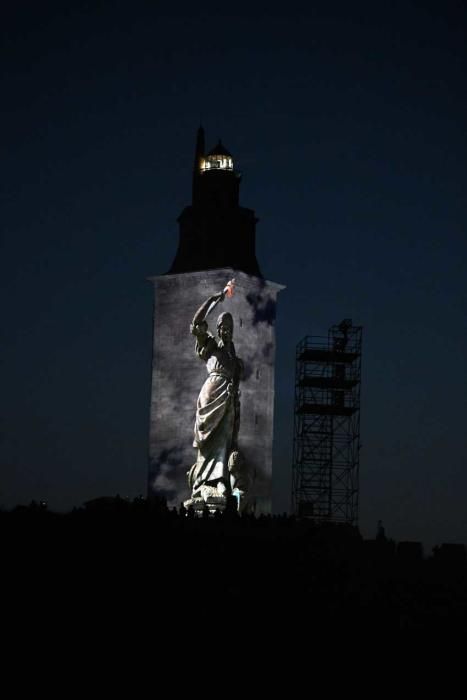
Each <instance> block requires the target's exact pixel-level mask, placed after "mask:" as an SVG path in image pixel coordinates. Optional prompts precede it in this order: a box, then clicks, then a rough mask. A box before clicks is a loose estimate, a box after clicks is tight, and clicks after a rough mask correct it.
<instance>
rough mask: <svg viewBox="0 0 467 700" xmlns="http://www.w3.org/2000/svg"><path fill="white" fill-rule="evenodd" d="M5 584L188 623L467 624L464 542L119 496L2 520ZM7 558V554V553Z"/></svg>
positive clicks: (35, 596)
mask: <svg viewBox="0 0 467 700" xmlns="http://www.w3.org/2000/svg"><path fill="white" fill-rule="evenodd" d="M0 522H1V525H2V527H1V529H2V540H3V543H4V548H3V550H4V555H6V557H7V558H8V559H9V562H10V566H6V567H4V572H5V574H4V581H6V583H7V584H9V585H10V587H11V589H10V592H11V593H12V594H15V595H18V594H19V595H20V596H21V598H22V599H23V600H24V601H26V604H27V605H29V606H30V607H31V608H33V607H36V608H37V606H39V607H43V606H50V605H51V604H52V605H55V604H56V603H57V601H58V600H65V601H68V604H67V605H66V606H65V609H66V611H67V612H66V614H67V615H69V614H70V605H69V604H70V601H73V605H72V606H71V609H72V610H73V615H77V616H79V610H81V609H82V607H81V606H84V605H85V601H91V602H92V601H93V602H94V604H96V605H98V606H99V607H100V609H101V610H107V611H109V610H111V609H116V610H120V611H121V610H122V609H126V610H127V612H129V611H131V610H133V611H136V610H139V611H140V613H141V614H144V612H145V611H151V610H152V612H154V611H155V610H157V609H159V608H160V606H162V608H163V609H164V611H165V612H167V611H174V612H175V611H178V612H180V611H182V610H183V611H185V614H187V615H188V616H189V618H190V619H192V620H193V621H196V624H198V623H199V624H207V623H208V622H213V620H218V619H219V618H221V619H223V618H226V619H227V618H231V617H233V618H235V619H238V620H246V619H248V620H251V621H255V620H256V621H258V620H259V619H261V618H264V617H266V618H267V617H269V618H274V619H278V618H282V619H283V620H286V619H289V620H290V621H295V622H299V623H300V625H304V626H305V629H306V627H307V626H310V629H317V628H318V627H324V628H329V629H331V628H332V627H333V626H335V625H339V626H342V625H347V624H348V625H358V626H359V628H360V629H363V628H364V629H368V630H378V631H381V630H401V629H402V630H405V629H427V630H428V629H432V630H446V629H449V630H453V629H454V630H463V629H466V628H467V556H466V548H465V546H464V545H459V544H442V545H440V546H438V547H435V548H434V550H433V551H432V553H430V554H429V555H428V556H425V555H424V552H423V548H422V546H421V544H420V543H418V542H399V543H396V542H394V541H393V540H391V539H388V537H387V536H386V533H385V531H384V527H383V525H382V523H381V522H379V523H378V526H377V531H376V537H375V539H373V540H368V539H364V538H362V536H361V534H360V533H359V531H358V529H357V528H355V527H352V526H349V525H345V524H317V523H314V522H313V521H312V520H309V519H303V520H298V519H296V518H294V517H291V516H287V515H285V514H284V515H278V516H264V515H260V516H258V517H255V516H254V515H251V514H245V515H241V516H240V515H238V513H237V511H236V509H235V507H234V506H233V507H231V508H227V509H226V511H225V512H223V513H219V512H215V513H210V512H209V511H208V510H207V509H206V510H205V511H204V512H203V514H202V516H201V517H198V516H196V515H195V513H194V512H193V511H192V510H190V509H188V510H187V509H186V508H185V507H184V506H183V505H182V506H180V508H179V509H176V508H172V509H170V508H168V507H167V505H166V503H165V502H164V500H163V499H160V500H154V501H152V502H148V501H147V500H146V499H144V498H142V497H139V498H136V499H135V500H133V501H130V500H127V499H125V498H121V497H120V496H117V497H115V498H99V499H95V500H93V501H89V502H88V503H86V504H85V505H84V506H83V507H81V508H75V509H73V511H72V512H70V513H66V514H60V513H54V512H51V511H49V509H48V508H47V505H46V504H45V503H43V502H42V503H35V502H33V503H31V504H30V505H29V506H17V507H16V508H15V509H13V510H11V511H2V512H0ZM4 561H5V557H4Z"/></svg>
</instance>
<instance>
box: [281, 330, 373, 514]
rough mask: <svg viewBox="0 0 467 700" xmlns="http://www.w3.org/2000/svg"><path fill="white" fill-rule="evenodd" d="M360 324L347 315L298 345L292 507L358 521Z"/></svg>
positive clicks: (297, 509) (299, 512) (294, 509)
mask: <svg viewBox="0 0 467 700" xmlns="http://www.w3.org/2000/svg"><path fill="white" fill-rule="evenodd" d="M361 357H362V327H361V326H353V325H352V320H351V319H344V320H343V321H342V322H341V323H339V324H338V325H336V326H331V328H330V329H329V332H328V336H327V338H326V336H306V337H305V338H303V340H302V341H301V342H300V343H299V344H298V345H297V352H296V377H295V422H294V454H293V478H292V509H293V512H294V513H295V514H296V515H298V516H300V517H311V518H314V519H315V520H316V521H320V522H324V521H326V522H342V523H350V524H352V525H356V524H357V522H358V470H359V452H360V379H361Z"/></svg>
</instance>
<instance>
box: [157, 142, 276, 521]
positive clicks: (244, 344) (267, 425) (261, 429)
mask: <svg viewBox="0 0 467 700" xmlns="http://www.w3.org/2000/svg"><path fill="white" fill-rule="evenodd" d="M239 186H240V176H239V174H238V173H237V172H236V171H235V170H234V165H233V158H232V155H231V154H230V153H229V152H228V151H227V149H226V148H225V147H224V146H223V145H222V143H221V142H219V143H218V144H217V145H216V146H215V148H214V149H212V150H211V151H209V152H208V153H206V152H205V146H204V132H203V130H202V129H201V128H200V129H199V130H198V134H197V141H196V149H195V160H194V167H193V195H192V203H191V205H189V206H187V207H185V209H184V210H183V211H182V213H181V215H180V217H179V219H178V222H179V227H180V234H179V244H178V249H177V252H176V255H175V259H174V261H173V264H172V266H171V268H170V270H169V271H168V272H167V273H166V274H164V275H160V276H158V277H153V278H151V281H152V283H153V286H154V333H153V362H152V386H151V406H150V434H149V474H148V497H149V498H151V497H152V496H155V495H158V496H163V497H165V498H166V499H167V502H168V504H169V505H170V506H174V505H175V506H178V505H179V504H180V503H181V502H183V501H185V500H186V499H187V498H189V496H190V489H189V485H188V480H187V472H188V471H189V470H190V469H191V467H192V466H193V465H194V463H195V462H196V460H197V450H196V445H194V424H195V420H198V418H197V403H199V396H200V390H201V388H202V387H203V384H204V382H205V381H206V378H207V376H208V374H209V373H210V372H211V373H212V372H213V365H212V361H211V362H207V363H206V362H203V361H202V359H200V353H198V354H197V352H196V350H195V346H196V347H198V345H199V343H198V340H197V339H196V338H195V337H194V335H193V325H192V322H193V319H194V316H195V313H196V311H197V309H198V308H199V307H200V305H202V304H203V302H205V300H206V299H208V298H209V297H211V296H212V295H215V294H217V293H219V292H222V290H223V289H224V287H225V285H226V283H227V282H228V281H229V280H231V279H234V280H235V292H234V294H233V296H232V297H231V298H228V297H226V298H222V300H220V302H219V303H218V304H217V306H216V309H215V312H213V313H212V314H211V315H209V316H207V317H206V322H207V326H208V329H207V331H208V333H210V334H211V336H212V338H213V339H215V338H216V337H217V331H216V319H217V316H218V313H219V312H228V313H230V314H231V315H232V317H233V323H234V337H233V340H234V345H235V353H236V355H237V356H238V358H241V360H242V363H243V374H242V379H241V381H240V384H239V387H238V388H239V392H238V395H239V401H237V404H238V405H239V406H240V409H239V420H240V428H239V432H238V448H239V450H240V451H241V454H242V456H243V459H244V462H245V465H246V468H247V469H248V474H249V479H250V487H249V500H250V503H251V504H252V507H253V508H255V510H256V512H270V509H271V476H272V440H273V408H274V360H275V318H276V303H277V295H278V293H279V291H280V290H281V289H283V286H282V285H279V284H276V283H274V282H270V281H268V280H265V279H264V278H263V276H262V274H261V271H260V268H259V265H258V262H257V259H256V251H255V228H256V222H257V219H256V217H255V213H254V211H252V210H251V209H246V208H244V207H241V206H240V204H239ZM201 356H202V353H201ZM198 410H199V405H198Z"/></svg>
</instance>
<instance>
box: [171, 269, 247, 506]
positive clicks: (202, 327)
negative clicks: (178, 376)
mask: <svg viewBox="0 0 467 700" xmlns="http://www.w3.org/2000/svg"><path fill="white" fill-rule="evenodd" d="M234 282H235V280H230V282H228V283H227V285H226V286H225V288H224V289H223V291H222V292H219V293H218V294H214V295H213V296H211V297H209V299H207V300H206V301H205V302H204V304H202V306H200V308H199V309H198V311H197V312H196V313H195V315H194V318H193V321H192V323H191V326H190V330H191V333H192V334H193V335H194V336H195V338H196V343H195V352H196V354H197V356H198V357H199V358H200V359H201V360H203V361H204V362H205V363H206V369H207V371H208V376H207V378H206V381H205V382H204V384H203V386H202V388H201V391H200V393H199V396H198V402H197V406H196V420H195V428H194V442H193V446H194V447H196V448H197V449H198V456H197V460H196V462H195V464H193V466H192V467H191V469H190V471H189V472H188V484H189V487H190V489H191V500H190V501H186V503H185V505H193V507H194V508H195V510H199V509H202V508H204V507H205V506H207V507H208V508H209V509H210V510H215V509H216V508H220V509H221V510H222V509H223V508H224V507H225V505H226V504H227V501H228V498H229V497H232V496H233V497H235V498H236V500H237V508H238V510H239V511H242V510H243V509H244V508H245V506H246V502H247V498H246V497H247V491H248V487H249V485H250V479H249V476H248V472H247V469H246V465H245V462H244V459H243V457H242V455H241V453H240V452H239V450H238V431H239V427H240V392H239V383H240V380H241V379H242V375H243V362H242V360H241V359H240V358H239V357H237V355H236V353H235V346H234V343H233V330H234V322H233V318H232V315H231V314H230V313H228V312H224V313H221V314H220V316H219V318H218V319H217V338H215V337H214V336H213V335H212V334H211V333H210V332H209V329H208V324H207V320H206V319H207V317H208V315H209V314H210V312H211V311H212V310H213V309H214V307H215V306H217V305H218V304H219V303H220V302H223V301H224V299H225V297H226V296H227V297H231V296H232V295H233V290H234Z"/></svg>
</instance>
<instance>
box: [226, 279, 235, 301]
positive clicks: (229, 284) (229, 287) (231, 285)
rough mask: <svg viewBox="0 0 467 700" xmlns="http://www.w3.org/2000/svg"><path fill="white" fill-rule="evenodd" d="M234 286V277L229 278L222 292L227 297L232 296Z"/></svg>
mask: <svg viewBox="0 0 467 700" xmlns="http://www.w3.org/2000/svg"><path fill="white" fill-rule="evenodd" d="M234 288H235V279H231V280H229V282H227V284H226V285H225V287H224V294H225V295H226V296H227V297H229V298H230V297H233V294H234Z"/></svg>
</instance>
